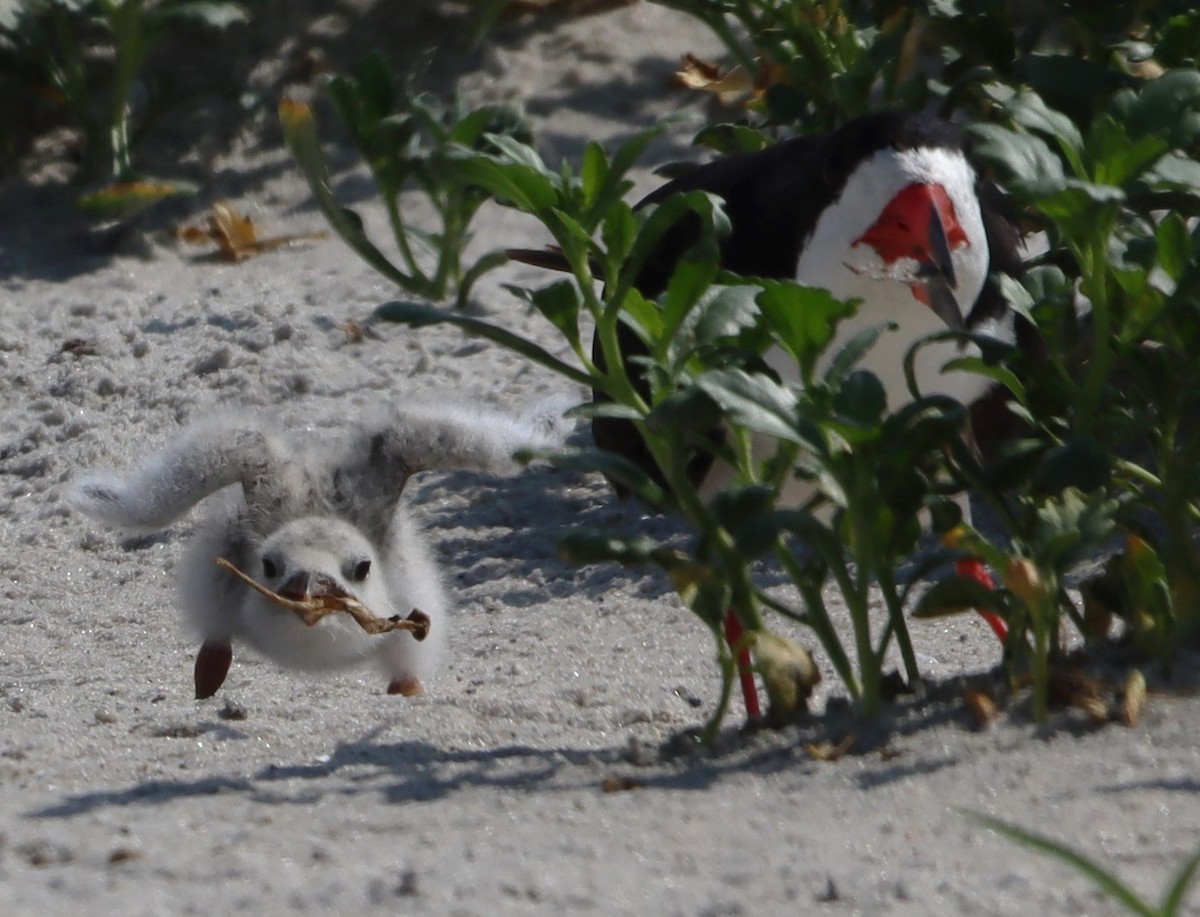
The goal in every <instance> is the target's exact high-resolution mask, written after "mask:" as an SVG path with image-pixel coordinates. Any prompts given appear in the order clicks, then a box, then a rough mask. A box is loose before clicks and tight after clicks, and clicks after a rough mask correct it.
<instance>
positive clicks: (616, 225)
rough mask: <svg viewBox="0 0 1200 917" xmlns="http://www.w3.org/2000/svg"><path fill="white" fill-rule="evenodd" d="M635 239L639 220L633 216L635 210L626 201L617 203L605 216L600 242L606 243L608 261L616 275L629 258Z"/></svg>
mask: <svg viewBox="0 0 1200 917" xmlns="http://www.w3.org/2000/svg"><path fill="white" fill-rule="evenodd" d="M635 238H637V219H636V218H635V217H634V215H633V208H631V207H630V206H629V205H628V204H626V203H625V202H624V201H617V202H616V203H615V204H613V206H612V207H610V208H609V210H608V213H606V214H605V216H604V222H603V223H602V224H601V228H600V240H601V241H602V242H603V243H604V248H605V252H606V259H607V261H608V263H609V264H610V265H611V266H612V268H613V272H614V273H615V272H616V270H617V269H619V267H620V265H621V263H622V262H623V261H624V260H625V259H626V258H627V257H629V251H630V249H631V248H632V247H633V241H634V239H635Z"/></svg>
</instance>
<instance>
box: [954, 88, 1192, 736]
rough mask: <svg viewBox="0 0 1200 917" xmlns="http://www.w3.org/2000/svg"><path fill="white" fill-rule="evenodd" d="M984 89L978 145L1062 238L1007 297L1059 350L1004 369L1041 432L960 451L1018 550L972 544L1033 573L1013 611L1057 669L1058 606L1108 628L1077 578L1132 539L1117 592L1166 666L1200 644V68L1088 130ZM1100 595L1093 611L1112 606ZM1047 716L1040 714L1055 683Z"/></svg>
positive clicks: (1119, 99) (1112, 584)
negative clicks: (1074, 595) (1079, 596)
mask: <svg viewBox="0 0 1200 917" xmlns="http://www.w3.org/2000/svg"><path fill="white" fill-rule="evenodd" d="M984 91H985V92H987V93H989V94H991V95H992V97H993V99H994V101H995V104H996V108H997V112H996V113H997V115H998V116H999V119H1000V120H1002V121H1004V122H1005V123H1004V124H999V123H998V124H988V125H977V126H975V127H974V128H973V130H974V132H975V133H976V135H977V137H978V138H979V141H980V143H979V145H978V148H977V153H978V155H979V156H980V157H981V159H982V160H984V161H985V162H988V163H991V164H992V165H993V166H994V168H995V169H996V170H997V175H998V177H999V178H1000V179H1001V180H1002V181H1003V182H1004V183H1005V185H1006V187H1007V188H1008V189H1009V191H1010V193H1011V194H1012V195H1013V198H1014V200H1015V201H1017V202H1018V203H1020V204H1021V205H1022V206H1023V208H1024V210H1025V212H1026V213H1027V214H1029V216H1030V218H1032V219H1036V220H1037V221H1038V222H1039V224H1040V226H1041V228H1043V229H1044V230H1045V232H1046V234H1047V240H1048V243H1049V251H1048V252H1047V254H1046V255H1044V256H1042V258H1041V259H1040V262H1041V263H1040V265H1039V266H1037V267H1035V268H1034V269H1033V270H1031V271H1030V272H1029V274H1028V275H1027V277H1026V278H1025V280H1024V286H1021V285H1019V284H1017V283H1015V282H1014V283H1009V284H1008V285H1007V287H1006V293H1007V295H1008V296H1009V299H1010V301H1011V302H1012V304H1013V305H1014V307H1015V308H1017V309H1019V310H1021V311H1023V312H1024V313H1026V314H1031V315H1033V316H1034V317H1035V318H1036V320H1037V322H1038V325H1039V327H1040V328H1041V329H1042V331H1043V334H1044V335H1045V337H1046V339H1047V342H1048V344H1049V347H1048V351H1049V356H1048V359H1046V360H1045V361H1044V362H1042V363H1040V364H1032V365H1028V366H1026V367H1025V368H1024V371H1023V372H1022V373H1021V375H1022V377H1023V378H1022V381H1020V382H1018V381H1017V379H1016V377H1015V376H1013V375H1008V376H998V377H997V378H998V379H999V380H1000V381H1002V382H1003V383H1004V384H1005V385H1007V386H1008V388H1009V390H1010V393H1011V395H1012V398H1013V410H1014V411H1015V412H1017V413H1018V414H1019V415H1020V416H1021V418H1022V420H1023V421H1024V423H1025V425H1026V435H1025V436H1023V437H1022V438H1020V439H1018V440H1016V441H1014V442H1012V443H1009V444H1008V445H1007V446H1005V447H1004V448H1002V449H1001V450H1000V452H999V453H998V455H996V456H994V457H993V458H992V460H991V461H990V462H987V463H983V464H979V463H978V462H977V461H976V460H975V459H974V458H973V457H972V456H970V455H968V454H966V453H965V452H963V451H962V450H959V451H958V453H956V456H955V465H956V468H957V470H958V472H959V473H960V474H962V475H963V476H964V477H965V478H966V479H968V480H970V481H971V483H972V484H973V485H975V486H976V489H977V491H978V492H980V493H982V494H983V495H985V497H986V498H987V499H988V500H989V501H990V502H991V503H992V505H993V506H994V507H995V508H996V510H997V514H998V516H999V518H1000V519H1001V521H1002V522H1003V523H1004V528H1005V532H1006V535H1007V537H1008V538H1009V539H1010V540H1011V547H1008V548H1006V547H1004V546H1002V545H997V546H994V547H986V546H984V545H982V544H981V543H980V542H981V537H980V536H979V535H978V533H972V534H971V539H972V545H971V550H976V551H979V552H981V553H982V554H983V555H984V556H987V557H989V559H991V560H993V562H995V563H996V564H997V565H998V566H999V568H1000V569H1001V570H1004V569H1006V565H1008V564H1010V563H1011V559H1012V558H1013V557H1015V558H1018V559H1019V560H1020V561H1021V562H1028V563H1030V564H1031V565H1032V569H1033V571H1034V573H1033V575H1031V576H1030V577H1028V579H1030V580H1031V581H1032V582H1035V583H1037V584H1040V585H1039V588H1037V589H1032V590H1031V591H1030V594H1029V595H1028V596H1025V597H1023V601H1021V602H1018V603H1016V604H1015V605H1013V606H1011V607H1010V608H1009V612H1008V613H1010V614H1015V615H1017V617H1018V619H1019V620H1018V626H1017V628H1016V630H1017V631H1018V637H1019V632H1020V631H1021V630H1022V629H1023V625H1022V622H1028V623H1029V624H1030V626H1031V627H1032V630H1033V636H1034V647H1033V650H1032V656H1031V657H1030V658H1031V659H1032V664H1033V667H1034V670H1035V673H1038V672H1040V673H1044V672H1045V669H1046V666H1047V664H1048V663H1047V659H1046V656H1047V654H1049V655H1050V656H1053V655H1054V654H1055V652H1056V650H1057V639H1056V638H1055V637H1054V636H1053V635H1054V634H1055V633H1056V632H1057V620H1058V617H1059V614H1057V613H1056V612H1055V611H1054V609H1056V608H1057V609H1058V610H1059V611H1060V612H1062V613H1064V614H1066V615H1068V616H1070V618H1071V619H1072V620H1073V621H1074V622H1075V623H1076V625H1077V626H1078V627H1079V629H1080V630H1081V631H1084V632H1085V634H1087V635H1089V636H1094V635H1095V633H1094V632H1095V630H1096V629H1095V628H1089V627H1088V626H1087V625H1086V622H1085V621H1084V619H1083V618H1082V616H1080V615H1079V614H1078V613H1077V612H1076V611H1075V608H1074V605H1073V603H1072V602H1071V600H1070V598H1069V597H1068V596H1067V595H1066V593H1065V591H1064V590H1063V586H1064V584H1065V583H1066V578H1067V576H1068V574H1069V572H1070V570H1071V569H1072V568H1073V567H1074V566H1075V565H1077V564H1078V562H1079V561H1080V560H1082V559H1083V558H1084V557H1086V556H1089V555H1092V556H1094V555H1095V554H1096V553H1098V552H1100V551H1102V550H1105V549H1108V547H1109V545H1110V544H1111V541H1112V536H1114V535H1115V534H1117V533H1118V532H1119V533H1121V534H1123V535H1124V543H1125V551H1124V553H1123V554H1122V555H1121V559H1120V560H1119V561H1118V562H1116V564H1115V565H1114V566H1113V568H1112V570H1111V571H1110V575H1109V577H1108V578H1107V587H1108V588H1107V589H1102V592H1103V596H1104V598H1105V600H1106V601H1107V603H1108V605H1109V606H1110V607H1109V610H1110V611H1112V612H1114V613H1116V614H1118V615H1120V616H1121V617H1122V618H1124V619H1125V620H1126V621H1127V622H1128V623H1129V629H1130V630H1131V632H1132V633H1133V634H1134V637H1135V639H1136V640H1137V642H1138V643H1139V645H1140V646H1141V647H1142V648H1143V649H1146V650H1148V651H1153V652H1156V653H1158V654H1159V655H1160V657H1161V658H1163V659H1164V660H1167V659H1169V656H1170V655H1171V653H1172V652H1173V650H1174V648H1176V647H1177V646H1179V645H1180V644H1182V643H1186V642H1190V641H1194V640H1195V639H1196V637H1197V635H1200V579H1198V574H1197V570H1198V569H1200V567H1198V564H1200V550H1198V549H1197V545H1196V541H1195V527H1196V522H1197V521H1198V520H1200V484H1198V483H1197V481H1196V479H1195V475H1194V474H1193V473H1192V469H1193V468H1195V467H1196V463H1197V462H1198V461H1200V432H1198V431H1197V429H1196V423H1195V421H1196V418H1197V416H1198V415H1197V406H1198V405H1200V370H1198V368H1197V367H1196V365H1195V360H1194V357H1193V354H1194V353H1195V352H1196V348H1197V347H1198V346H1200V321H1198V319H1197V315H1196V303H1197V301H1198V294H1200V285H1198V281H1200V267H1198V266H1197V265H1198V263H1200V262H1198V255H1200V250H1198V249H1197V237H1196V235H1195V234H1194V233H1193V232H1192V231H1191V230H1189V228H1188V227H1187V225H1186V222H1185V217H1184V215H1185V214H1197V213H1200V164H1197V162H1196V160H1195V159H1194V158H1193V156H1194V155H1195V153H1196V152H1197V150H1198V149H1200V72H1197V71H1194V70H1187V69H1180V70H1175V71H1172V72H1170V73H1168V74H1165V75H1164V76H1162V77H1160V78H1159V79H1156V80H1154V81H1150V82H1147V83H1146V84H1145V85H1144V86H1141V87H1140V88H1138V89H1133V88H1126V89H1122V90H1120V91H1118V92H1116V93H1114V94H1113V96H1112V98H1111V100H1110V102H1109V107H1108V110H1106V111H1102V112H1100V113H1099V114H1097V115H1096V116H1094V117H1093V118H1092V119H1091V120H1090V121H1089V122H1088V124H1087V125H1086V127H1085V129H1083V130H1080V129H1077V128H1076V127H1075V125H1074V123H1073V122H1072V121H1071V120H1070V119H1069V118H1068V117H1066V116H1065V115H1063V114H1062V113H1059V112H1056V111H1054V110H1052V109H1051V108H1049V106H1048V105H1047V104H1046V103H1045V102H1044V101H1043V100H1042V99H1041V98H1040V97H1038V96H1037V95H1036V94H1035V93H1033V92H1032V90H1028V89H1025V90H1021V91H1016V92H1014V91H1012V90H1009V89H1006V88H1004V87H998V86H994V85H993V86H988V87H984ZM1168 207H1169V208H1171V210H1173V211H1174V212H1172V213H1169V214H1167V215H1166V216H1164V215H1163V214H1162V211H1163V209H1164V208H1168ZM1076 292H1078V294H1080V295H1081V296H1082V297H1084V298H1085V300H1086V303H1087V310H1086V314H1084V315H1080V314H1078V313H1077V311H1076V309H1075V308H1074V302H1075V296H1076ZM943 588H944V589H945V590H946V593H945V594H946V595H949V594H950V592H949V590H950V589H951V588H952V587H950V586H945V587H943ZM1090 595H1091V599H1090V600H1091V602H1092V606H1093V610H1095V607H1096V605H1097V603H1098V601H1099V598H1100V596H1099V595H1098V594H1097V593H1096V592H1095V588H1093V590H1092V592H1091V594H1090ZM950 604H952V603H947V604H946V605H945V606H944V607H945V608H949V605H950ZM1038 608H1040V609H1041V610H1040V611H1039V610H1037V609H1038ZM930 610H931V609H930ZM1046 628H1049V631H1048V632H1047V633H1039V632H1040V631H1045V630H1046ZM1035 680H1036V681H1037V683H1038V684H1039V686H1042V685H1044V683H1045V682H1044V678H1043V677H1038V678H1036V679H1035ZM1037 708H1038V712H1039V719H1040V718H1042V717H1044V715H1045V699H1044V695H1043V693H1042V688H1041V687H1039V691H1038V693H1037Z"/></svg>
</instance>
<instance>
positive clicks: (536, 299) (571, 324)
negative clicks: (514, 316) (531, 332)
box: [507, 280, 580, 350]
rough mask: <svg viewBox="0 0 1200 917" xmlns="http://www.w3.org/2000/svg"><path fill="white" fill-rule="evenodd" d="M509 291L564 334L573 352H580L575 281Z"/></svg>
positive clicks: (561, 281) (562, 281)
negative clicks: (533, 288) (538, 288)
mask: <svg viewBox="0 0 1200 917" xmlns="http://www.w3.org/2000/svg"><path fill="white" fill-rule="evenodd" d="M507 289H508V290H510V291H511V292H513V293H515V294H517V295H518V296H519V297H521V298H522V299H524V300H525V301H526V302H528V303H529V304H530V305H531V306H533V307H534V308H535V309H537V311H538V312H540V313H541V314H542V316H543V317H545V318H546V320H547V321H549V322H550V324H552V325H553V326H554V327H555V328H557V329H558V330H559V331H560V332H562V335H563V337H565V338H566V339H567V342H568V343H569V344H570V345H571V348H572V349H573V350H579V348H580V338H579V304H580V303H579V289H578V287H576V286H575V283H574V282H573V281H571V280H560V281H558V282H557V283H553V284H551V285H550V286H548V287H543V288H542V289H540V290H529V289H526V288H524V287H515V286H509V287H507Z"/></svg>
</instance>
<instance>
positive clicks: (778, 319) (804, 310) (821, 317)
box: [758, 280, 855, 380]
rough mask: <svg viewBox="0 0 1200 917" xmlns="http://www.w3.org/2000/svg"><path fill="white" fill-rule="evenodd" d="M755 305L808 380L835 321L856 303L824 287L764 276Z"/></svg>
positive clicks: (836, 324) (849, 310)
mask: <svg viewBox="0 0 1200 917" xmlns="http://www.w3.org/2000/svg"><path fill="white" fill-rule="evenodd" d="M758 308H759V311H760V313H761V314H762V317H763V321H764V322H765V323H766V324H767V327H768V328H769V329H770V331H771V336H772V337H773V338H774V339H775V340H776V341H777V342H778V343H779V344H780V345H781V346H782V347H783V349H784V350H786V351H787V352H788V353H789V354H791V356H792V358H793V359H794V360H795V361H796V363H797V365H798V366H799V367H800V378H801V379H804V380H808V379H811V378H812V373H813V368H814V367H815V366H816V361H817V358H818V357H819V356H820V355H821V353H822V352H823V351H824V349H825V348H826V347H828V346H829V342H830V341H832V340H833V337H834V335H835V334H836V332H837V326H838V323H839V322H840V321H842V320H843V319H845V318H848V317H849V316H850V315H852V314H854V309H855V305H854V303H845V302H842V301H840V300H838V299H835V298H834V297H833V295H832V294H831V293H829V291H827V290H818V289H814V288H812V287H805V286H801V285H800V284H797V283H792V282H789V281H779V280H766V281H763V285H762V292H761V293H760V294H759V295H758Z"/></svg>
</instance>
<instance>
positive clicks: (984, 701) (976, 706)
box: [963, 688, 1000, 729]
mask: <svg viewBox="0 0 1200 917" xmlns="http://www.w3.org/2000/svg"><path fill="white" fill-rule="evenodd" d="M963 703H964V704H966V706H967V712H968V713H970V714H971V718H972V719H973V720H974V721H975V727H976V728H977V729H985V728H987V726H988V725H989V724H990V723H991V722H992V720H994V719H995V718H996V716H997V714H999V712H1000V709H999V707H997V706H996V701H995V699H994V698H993V697H992V695H990V694H989V693H988V692H987V691H985V690H983V689H982V688H967V689H966V690H965V691H963Z"/></svg>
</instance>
